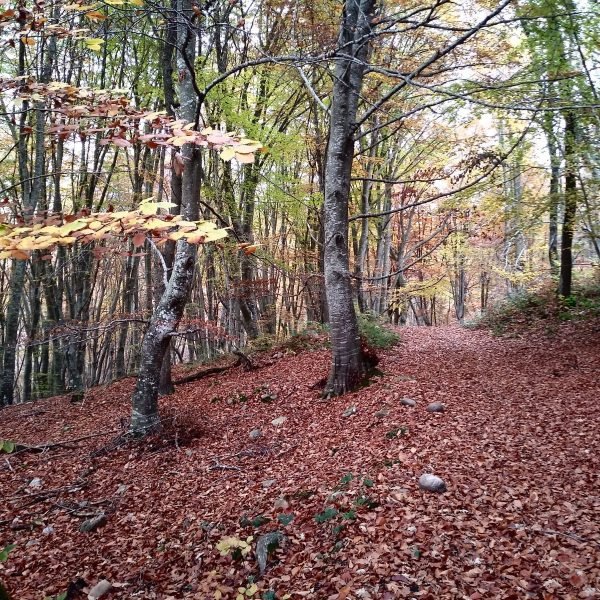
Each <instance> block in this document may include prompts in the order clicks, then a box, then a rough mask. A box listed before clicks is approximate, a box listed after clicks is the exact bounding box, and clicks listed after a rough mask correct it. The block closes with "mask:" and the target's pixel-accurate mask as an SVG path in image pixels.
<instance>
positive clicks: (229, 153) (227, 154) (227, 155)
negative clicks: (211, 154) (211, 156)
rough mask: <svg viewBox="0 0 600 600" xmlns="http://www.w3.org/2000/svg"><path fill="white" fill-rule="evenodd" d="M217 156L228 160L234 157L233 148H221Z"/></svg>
mask: <svg viewBox="0 0 600 600" xmlns="http://www.w3.org/2000/svg"><path fill="white" fill-rule="evenodd" d="M219 156H220V157H221V160H225V161H229V160H231V159H232V158H234V157H235V150H234V149H233V148H231V147H226V148H223V150H221V152H220V154H219Z"/></svg>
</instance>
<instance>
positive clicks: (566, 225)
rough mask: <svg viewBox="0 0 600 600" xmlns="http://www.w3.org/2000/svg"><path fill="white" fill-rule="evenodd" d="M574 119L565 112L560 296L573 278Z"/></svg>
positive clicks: (569, 113) (574, 215)
mask: <svg viewBox="0 0 600 600" xmlns="http://www.w3.org/2000/svg"><path fill="white" fill-rule="evenodd" d="M576 130H577V125H576V120H575V115H574V114H573V113H572V112H566V113H565V211H564V216H563V226H562V238H561V245H560V288H559V293H560V295H561V296H565V297H566V296H570V295H571V282H572V278H573V235H574V231H575V217H576V215H577V172H576V166H575V152H576V150H575V139H576V137H575V136H576Z"/></svg>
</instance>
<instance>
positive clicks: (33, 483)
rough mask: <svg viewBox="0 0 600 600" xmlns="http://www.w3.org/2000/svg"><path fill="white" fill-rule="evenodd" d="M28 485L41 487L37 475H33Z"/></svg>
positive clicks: (40, 481)
mask: <svg viewBox="0 0 600 600" xmlns="http://www.w3.org/2000/svg"><path fill="white" fill-rule="evenodd" d="M29 487H31V488H41V487H42V480H41V479H40V478H39V477H34V478H33V479H32V480H31V481H30V482H29Z"/></svg>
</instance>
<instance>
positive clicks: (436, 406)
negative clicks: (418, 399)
mask: <svg viewBox="0 0 600 600" xmlns="http://www.w3.org/2000/svg"><path fill="white" fill-rule="evenodd" d="M445 410H446V407H445V406H444V405H443V404H442V403H441V402H432V403H431V404H430V405H429V406H428V407H427V412H430V413H443V412H444V411H445Z"/></svg>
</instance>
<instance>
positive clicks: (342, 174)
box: [324, 0, 374, 396]
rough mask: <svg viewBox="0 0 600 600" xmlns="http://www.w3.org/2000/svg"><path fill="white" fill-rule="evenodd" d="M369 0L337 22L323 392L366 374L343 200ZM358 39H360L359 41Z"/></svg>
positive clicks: (355, 1) (360, 0)
mask: <svg viewBox="0 0 600 600" xmlns="http://www.w3.org/2000/svg"><path fill="white" fill-rule="evenodd" d="M373 10H374V1H373V0H348V2H346V4H345V6H344V11H343V15H342V24H341V28H340V40H339V41H340V46H341V50H340V54H339V57H338V59H337V64H336V68H335V83H334V86H333V97H332V103H331V124H330V130H329V142H328V148H327V163H326V171H325V211H324V213H325V249H324V259H325V291H326V294H327V307H328V311H329V323H330V327H331V346H332V362H331V370H330V373H329V379H328V381H327V385H326V387H325V390H324V395H326V396H331V395H340V394H343V393H345V392H347V391H349V390H352V389H353V388H354V387H356V385H357V384H358V383H359V382H360V380H361V379H362V378H363V377H364V376H365V374H366V369H367V365H366V362H365V360H364V358H363V356H362V352H361V343H360V335H359V333H358V323H357V320H356V313H355V311H354V303H353V293H352V283H351V277H350V265H349V256H348V202H349V196H350V175H351V170H352V160H353V155H354V133H355V129H356V125H355V122H356V113H357V106H358V98H359V94H360V90H361V87H362V82H363V77H364V62H365V60H366V59H367V56H368V50H369V43H368V42H367V41H365V40H364V36H366V35H367V34H368V33H369V31H370V29H371V25H370V22H371V17H372V15H373ZM357 40H360V42H358V41H357Z"/></svg>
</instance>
